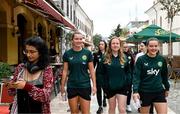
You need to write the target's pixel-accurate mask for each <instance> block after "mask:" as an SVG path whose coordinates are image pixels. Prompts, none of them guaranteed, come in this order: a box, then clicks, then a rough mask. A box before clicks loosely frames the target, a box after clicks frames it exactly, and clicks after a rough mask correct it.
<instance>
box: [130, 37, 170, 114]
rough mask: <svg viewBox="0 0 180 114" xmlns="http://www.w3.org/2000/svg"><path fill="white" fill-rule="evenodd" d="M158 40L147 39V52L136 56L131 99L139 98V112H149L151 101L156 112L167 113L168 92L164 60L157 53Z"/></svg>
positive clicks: (159, 113)
mask: <svg viewBox="0 0 180 114" xmlns="http://www.w3.org/2000/svg"><path fill="white" fill-rule="evenodd" d="M158 52H159V41H158V39H156V38H150V39H148V40H147V53H146V54H145V55H142V56H141V57H139V58H138V60H137V62H136V65H135V72H134V77H133V92H134V94H133V99H134V101H135V102H137V101H138V100H139V99H140V100H141V102H142V103H141V108H140V112H141V113H143V114H147V113H149V109H150V105H151V104H152V103H153V105H154V106H155V109H156V112H157V114H167V101H166V97H167V96H168V93H169V87H170V85H169V82H168V76H167V75H168V70H167V63H166V60H165V59H164V58H163V57H162V56H161V55H160V54H159V53H158Z"/></svg>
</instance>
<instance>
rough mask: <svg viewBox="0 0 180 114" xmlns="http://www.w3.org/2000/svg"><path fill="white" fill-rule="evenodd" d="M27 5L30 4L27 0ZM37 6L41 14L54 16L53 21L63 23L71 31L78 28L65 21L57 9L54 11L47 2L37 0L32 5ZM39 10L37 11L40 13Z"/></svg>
mask: <svg viewBox="0 0 180 114" xmlns="http://www.w3.org/2000/svg"><path fill="white" fill-rule="evenodd" d="M25 3H28V4H29V3H30V2H28V0H25ZM32 4H33V5H35V6H36V8H38V9H40V12H42V13H47V14H48V15H49V16H52V18H51V19H52V20H55V21H57V22H60V23H62V24H63V25H64V26H66V27H69V28H71V29H75V28H76V27H75V26H74V25H73V24H72V23H71V22H69V21H68V20H67V19H65V18H64V17H63V16H62V15H61V14H60V13H59V12H58V11H57V10H56V9H54V8H53V7H52V6H51V5H49V4H48V3H47V2H46V1H45V0H35V3H32ZM38 9H36V10H37V11H38Z"/></svg>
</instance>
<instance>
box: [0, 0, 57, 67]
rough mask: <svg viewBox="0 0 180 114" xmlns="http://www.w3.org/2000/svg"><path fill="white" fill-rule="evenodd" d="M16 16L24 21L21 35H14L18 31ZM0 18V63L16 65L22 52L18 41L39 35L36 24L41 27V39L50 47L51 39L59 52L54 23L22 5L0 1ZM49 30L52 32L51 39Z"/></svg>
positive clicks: (7, 0) (8, 0) (4, 0)
mask: <svg viewBox="0 0 180 114" xmlns="http://www.w3.org/2000/svg"><path fill="white" fill-rule="evenodd" d="M18 15H21V16H23V17H24V18H25V20H26V26H25V28H24V32H23V35H20V34H16V33H18V31H19V27H18ZM0 17H1V18H0V61H3V62H7V63H8V64H10V65H14V64H18V62H20V61H19V59H21V57H22V54H21V57H20V55H19V53H22V50H23V47H22V46H23V45H22V44H23V43H22V44H18V43H19V42H18V41H19V40H22V41H24V40H25V39H26V38H28V37H31V36H33V35H39V34H38V24H41V25H42V28H43V29H42V38H43V39H44V40H45V41H46V43H47V44H48V46H50V38H51V37H52V38H53V39H54V41H55V46H56V48H57V51H59V48H58V46H59V45H58V42H59V40H58V39H57V36H56V23H53V22H50V21H49V20H47V18H44V17H42V16H41V15H39V14H37V13H36V12H34V11H32V10H30V9H28V8H27V7H25V6H24V5H21V4H16V2H14V1H12V0H1V4H0ZM20 23H21V22H20ZM50 30H52V36H51V37H50Z"/></svg>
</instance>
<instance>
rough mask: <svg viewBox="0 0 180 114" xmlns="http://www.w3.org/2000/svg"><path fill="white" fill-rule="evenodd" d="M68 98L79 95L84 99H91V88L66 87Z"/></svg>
mask: <svg viewBox="0 0 180 114" xmlns="http://www.w3.org/2000/svg"><path fill="white" fill-rule="evenodd" d="M67 94H68V95H67V96H68V99H72V98H74V97H76V96H79V97H81V98H83V99H85V100H88V101H90V100H91V88H67Z"/></svg>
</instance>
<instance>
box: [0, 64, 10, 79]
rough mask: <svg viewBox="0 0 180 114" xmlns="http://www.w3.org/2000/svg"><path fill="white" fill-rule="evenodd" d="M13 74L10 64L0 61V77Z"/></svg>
mask: <svg viewBox="0 0 180 114" xmlns="http://www.w3.org/2000/svg"><path fill="white" fill-rule="evenodd" d="M11 75H12V72H11V69H10V65H9V64H7V63H3V62H0V79H2V78H7V77H10V76H11Z"/></svg>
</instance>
